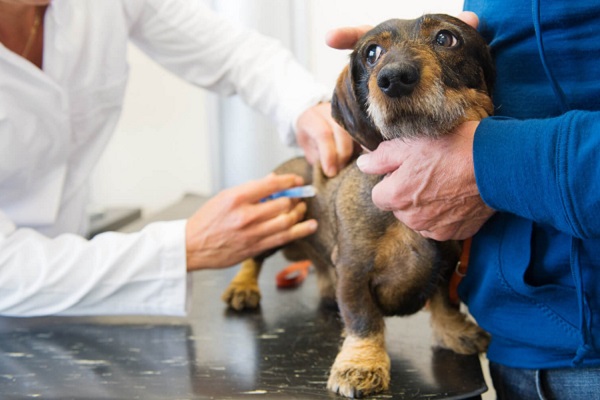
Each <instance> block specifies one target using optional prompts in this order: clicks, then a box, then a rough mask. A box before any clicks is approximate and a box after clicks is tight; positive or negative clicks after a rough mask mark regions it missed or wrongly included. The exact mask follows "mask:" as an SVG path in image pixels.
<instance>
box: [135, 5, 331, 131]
mask: <svg viewBox="0 0 600 400" xmlns="http://www.w3.org/2000/svg"><path fill="white" fill-rule="evenodd" d="M142 4H143V6H142V7H138V8H134V7H130V9H131V10H130V13H135V14H136V15H132V16H131V17H130V19H131V24H132V27H131V37H132V40H133V41H134V43H135V44H136V45H137V46H138V47H140V48H141V49H142V50H143V51H144V52H145V53H146V54H148V55H149V56H150V57H152V58H153V59H154V60H156V61H157V62H159V63H160V64H161V65H163V66H164V67H166V68H168V69H169V70H170V71H172V72H173V73H175V74H176V75H178V76H180V77H182V78H183V79H185V80H187V81H188V82H190V83H192V84H194V85H198V86H200V87H203V88H207V89H210V90H213V91H216V92H218V93H220V94H223V95H230V94H234V93H235V94H238V95H240V96H241V98H242V99H243V100H244V101H245V102H246V103H247V104H248V105H250V106H251V107H253V108H255V109H256V110H257V111H260V112H261V113H263V114H265V115H267V116H268V117H270V118H272V119H273V120H274V121H275V122H276V123H277V125H278V128H279V130H280V132H282V135H284V137H286V138H288V141H290V140H291V139H293V136H290V135H289V133H290V132H291V130H292V127H293V124H294V123H295V121H296V119H297V117H298V116H299V115H300V113H301V112H303V111H304V110H306V108H308V107H309V106H312V105H315V104H317V103H318V102H319V101H323V100H326V99H328V98H329V95H330V93H329V90H328V89H325V88H323V87H322V86H321V85H319V84H318V83H317V82H316V80H315V79H314V78H313V77H312V76H311V75H310V74H309V73H308V72H307V71H306V70H305V69H304V68H303V67H302V66H301V65H300V64H299V63H298V62H297V61H296V60H295V59H294V57H293V55H292V53H291V52H290V51H289V50H288V49H286V48H285V47H284V46H283V45H282V44H281V43H280V42H279V41H277V40H274V39H272V38H269V37H266V36H263V35H260V34H258V33H256V32H253V31H249V30H244V29H241V28H240V27H238V26H236V25H234V24H232V23H230V22H229V21H227V20H225V19H224V18H222V17H220V16H218V15H217V14H215V13H214V12H212V11H211V10H209V9H207V8H206V7H204V6H203V5H201V4H200V3H199V2H192V3H190V2H187V1H182V0H146V1H143V2H142Z"/></svg>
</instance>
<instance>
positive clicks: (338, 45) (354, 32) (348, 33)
mask: <svg viewBox="0 0 600 400" xmlns="http://www.w3.org/2000/svg"><path fill="white" fill-rule="evenodd" d="M456 17H457V18H458V19H460V20H462V21H463V22H465V23H467V24H469V25H471V26H472V27H473V28H475V29H477V26H478V25H479V17H477V14H475V13H474V12H471V11H463V12H461V13H459V14H458V15H457V16H456ZM371 28H373V27H372V26H371V25H359V26H354V27H347V26H346V27H342V28H336V29H333V30H331V31H329V32H327V34H326V35H325V43H327V45H328V46H329V47H333V48H334V49H339V50H352V49H353V48H354V45H355V44H356V42H357V41H358V39H360V38H361V37H362V35H364V34H365V33H367V32H368V31H370V30H371Z"/></svg>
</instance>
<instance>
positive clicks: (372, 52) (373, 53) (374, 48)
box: [366, 44, 383, 66]
mask: <svg viewBox="0 0 600 400" xmlns="http://www.w3.org/2000/svg"><path fill="white" fill-rule="evenodd" d="M382 53H383V48H382V47H381V46H380V45H378V44H372V45H370V46H369V47H367V53H366V54H367V64H369V65H370V66H373V65H375V64H376V63H377V60H379V57H380V56H381V54H382Z"/></svg>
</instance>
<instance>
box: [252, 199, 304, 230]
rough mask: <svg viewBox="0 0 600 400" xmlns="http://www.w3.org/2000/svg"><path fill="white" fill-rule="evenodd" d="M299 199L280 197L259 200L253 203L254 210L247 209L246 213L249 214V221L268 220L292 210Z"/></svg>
mask: <svg viewBox="0 0 600 400" xmlns="http://www.w3.org/2000/svg"><path fill="white" fill-rule="evenodd" d="M298 203H299V200H296V199H290V198H288V197H280V198H278V199H275V200H269V201H265V202H259V203H256V204H253V205H252V206H251V207H252V210H251V211H250V210H245V211H244V213H245V214H246V215H248V216H249V218H248V220H247V223H248V224H256V223H260V222H263V221H268V220H270V219H272V218H275V217H277V216H278V215H280V214H286V213H289V212H291V211H292V210H293V209H294V207H296V206H297V204H298Z"/></svg>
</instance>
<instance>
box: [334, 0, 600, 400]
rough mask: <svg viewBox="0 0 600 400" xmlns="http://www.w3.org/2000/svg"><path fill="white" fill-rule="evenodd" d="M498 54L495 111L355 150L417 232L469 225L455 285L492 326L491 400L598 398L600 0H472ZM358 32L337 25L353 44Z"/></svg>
mask: <svg viewBox="0 0 600 400" xmlns="http://www.w3.org/2000/svg"><path fill="white" fill-rule="evenodd" d="M464 7H465V9H466V10H472V11H474V12H475V13H476V15H475V14H462V18H463V19H464V20H465V21H466V22H468V23H470V24H471V25H473V26H477V15H479V17H480V18H481V24H480V25H479V30H480V32H481V33H482V34H483V36H484V37H485V38H486V39H487V40H488V42H489V43H490V45H491V49H492V52H493V55H494V57H495V61H496V64H497V74H498V77H497V83H496V89H495V91H494V103H495V106H496V116H494V117H491V118H486V119H484V120H483V121H481V123H477V122H468V123H465V124H464V125H462V126H460V127H459V128H458V129H457V130H456V132H454V134H453V135H449V136H446V137H445V138H443V139H441V140H438V141H433V140H413V141H404V142H402V141H391V142H384V143H383V144H382V145H380V146H379V147H378V149H377V150H376V151H374V152H372V153H369V154H367V155H364V156H361V157H360V158H359V160H358V165H359V167H360V169H361V170H362V171H363V172H365V173H368V174H389V175H387V176H386V177H385V178H384V179H383V181H382V182H381V183H380V184H379V185H378V186H376V187H375V189H374V190H373V193H372V196H373V200H374V202H375V203H376V204H377V205H378V206H379V207H380V208H382V209H384V210H390V211H393V212H394V214H395V215H396V217H397V218H398V219H400V220H401V221H403V222H404V223H406V224H407V225H408V226H410V227H411V228H413V229H415V230H418V231H420V232H421V233H422V234H423V235H424V236H426V237H430V238H434V239H438V240H447V239H466V238H468V237H470V236H473V235H474V237H473V242H472V250H471V254H470V262H469V268H468V271H467V275H466V277H465V278H464V279H463V280H462V283H461V284H460V287H459V289H460V290H459V293H460V295H461V298H462V300H463V301H465V302H466V303H467V304H468V306H469V310H470V312H471V313H472V314H473V315H474V317H475V318H476V320H477V321H478V323H479V324H480V325H481V326H482V327H483V328H484V329H486V330H487V331H488V332H490V333H491V335H492V342H491V345H490V347H489V351H488V358H489V360H490V370H491V375H492V378H493V381H494V386H495V389H496V392H497V395H498V398H499V399H511V400H512V399H520V400H522V399H569V400H573V399H592V398H593V399H599V398H600V68H598V62H599V61H600V41H599V40H598V39H597V35H596V34H595V32H597V30H598V26H599V25H598V23H599V16H600V3H599V2H598V1H596V0H581V1H573V2H563V1H559V0H547V1H540V0H533V1H532V2H523V1H518V0H507V1H504V0H503V1H499V0H495V1H489V0H488V1H484V0H468V1H466V2H465V4H464ZM365 30H366V28H365V27H358V28H345V29H340V30H337V31H334V32H332V33H331V34H330V35H329V37H328V42H329V44H330V45H331V46H332V47H337V48H349V47H351V46H352V45H353V43H354V42H355V41H356V38H357V37H360V35H361V34H362V33H364V32H365Z"/></svg>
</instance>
